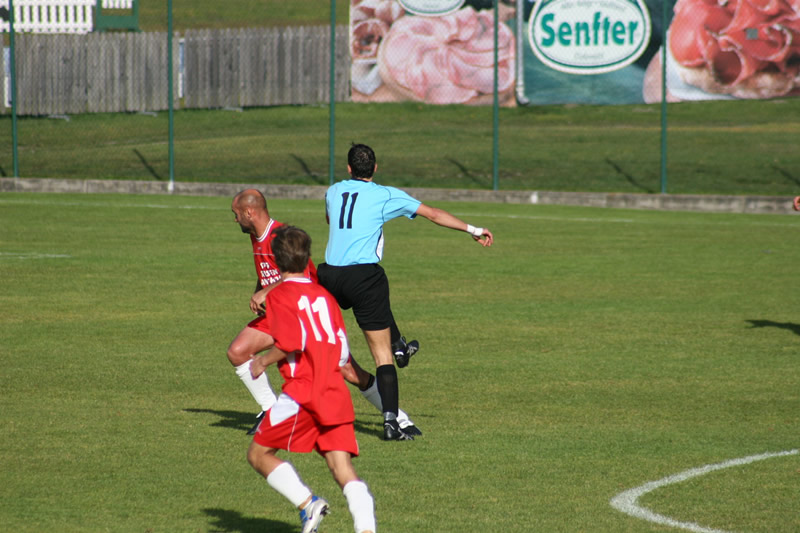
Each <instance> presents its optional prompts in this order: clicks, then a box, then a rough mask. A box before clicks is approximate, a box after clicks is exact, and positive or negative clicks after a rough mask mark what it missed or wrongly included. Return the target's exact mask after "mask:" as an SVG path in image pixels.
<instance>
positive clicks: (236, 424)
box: [183, 409, 256, 431]
mask: <svg viewBox="0 0 800 533" xmlns="http://www.w3.org/2000/svg"><path fill="white" fill-rule="evenodd" d="M183 411H184V412H186V413H208V414H212V415H216V416H218V417H219V420H216V421H214V422H211V423H210V424H209V426H211V427H219V428H227V429H236V430H239V431H247V430H249V429H250V428H251V427H253V424H255V423H256V413H243V412H241V411H219V410H217V409H184V410H183Z"/></svg>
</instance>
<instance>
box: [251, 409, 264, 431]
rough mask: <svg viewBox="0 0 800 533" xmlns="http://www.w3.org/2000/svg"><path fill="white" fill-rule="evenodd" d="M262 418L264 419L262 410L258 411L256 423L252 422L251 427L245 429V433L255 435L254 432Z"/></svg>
mask: <svg viewBox="0 0 800 533" xmlns="http://www.w3.org/2000/svg"><path fill="white" fill-rule="evenodd" d="M262 420H264V411H261V412H260V413H258V416H257V417H256V423H255V424H253V427H251V428H250V429H249V430H247V434H248V435H255V434H256V432H257V431H258V426H260V425H261V421H262Z"/></svg>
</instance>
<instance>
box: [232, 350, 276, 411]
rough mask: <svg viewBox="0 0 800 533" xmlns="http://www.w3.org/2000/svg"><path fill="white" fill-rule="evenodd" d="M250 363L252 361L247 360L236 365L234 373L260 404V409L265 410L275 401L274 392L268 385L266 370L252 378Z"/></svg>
mask: <svg viewBox="0 0 800 533" xmlns="http://www.w3.org/2000/svg"><path fill="white" fill-rule="evenodd" d="M250 363H252V361H247V362H246V363H244V364H241V365H239V366H237V367H236V375H237V376H239V379H241V380H242V383H244V386H245V387H247V390H249V391H250V394H252V395H253V398H255V400H256V402H258V405H260V406H261V410H262V411H267V410H269V408H270V407H272V404H273V403H275V393H274V392H272V387H270V386H269V378H268V377H267V373H266V372H264V373H263V374H261V375H260V376H258V378H257V379H253V376H251V375H250Z"/></svg>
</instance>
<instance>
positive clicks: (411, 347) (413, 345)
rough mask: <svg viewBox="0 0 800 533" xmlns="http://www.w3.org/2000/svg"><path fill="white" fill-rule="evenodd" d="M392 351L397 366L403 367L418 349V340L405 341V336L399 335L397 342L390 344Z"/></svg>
mask: <svg viewBox="0 0 800 533" xmlns="http://www.w3.org/2000/svg"><path fill="white" fill-rule="evenodd" d="M392 351H393V352H394V359H395V361H397V366H398V367H399V368H405V367H407V366H408V363H409V361H410V360H411V356H412V355H414V354H415V353H417V352H418V351H419V342H417V341H411V342H409V343H406V338H405V337H400V339H399V340H398V341H397V342H395V343H393V344H392Z"/></svg>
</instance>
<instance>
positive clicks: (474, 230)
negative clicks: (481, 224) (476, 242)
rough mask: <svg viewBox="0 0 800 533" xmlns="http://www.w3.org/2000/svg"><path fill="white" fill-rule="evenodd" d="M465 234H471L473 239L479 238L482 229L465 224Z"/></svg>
mask: <svg viewBox="0 0 800 533" xmlns="http://www.w3.org/2000/svg"><path fill="white" fill-rule="evenodd" d="M467 233H469V234H471V235H472V236H474V237H480V236H481V235H483V228H476V227H475V226H473V225H472V224H467Z"/></svg>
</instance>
